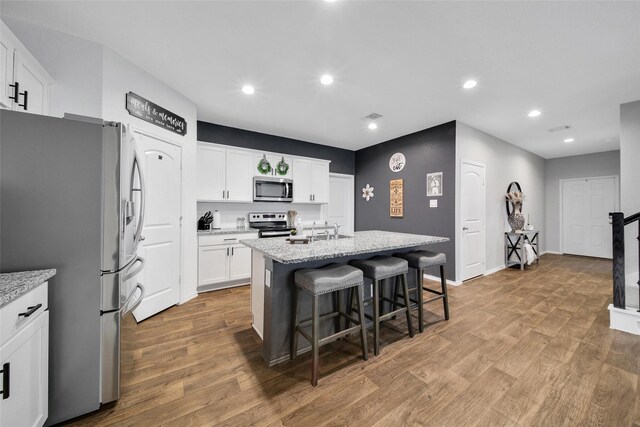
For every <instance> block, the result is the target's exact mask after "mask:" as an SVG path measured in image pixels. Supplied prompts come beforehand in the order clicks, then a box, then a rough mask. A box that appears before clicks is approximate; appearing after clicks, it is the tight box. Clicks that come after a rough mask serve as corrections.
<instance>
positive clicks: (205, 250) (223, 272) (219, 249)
mask: <svg viewBox="0 0 640 427" xmlns="http://www.w3.org/2000/svg"><path fill="white" fill-rule="evenodd" d="M230 255H231V249H230V248H229V246H228V245H219V246H201V247H199V248H198V286H202V285H210V284H213V283H220V282H226V281H227V280H229V256H230Z"/></svg>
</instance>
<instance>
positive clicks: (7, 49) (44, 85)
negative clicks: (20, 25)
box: [0, 23, 53, 115]
mask: <svg viewBox="0 0 640 427" xmlns="http://www.w3.org/2000/svg"><path fill="white" fill-rule="evenodd" d="M1 27H2V28H1V34H0V68H1V70H0V84H2V88H1V89H0V106H1V107H3V108H7V109H10V110H16V111H26V112H28V113H35V114H44V115H47V114H49V91H50V87H51V85H52V84H53V79H52V78H51V76H49V74H48V73H47V72H46V71H45V69H44V68H42V66H41V65H40V63H39V62H38V61H37V60H36V59H35V58H34V57H33V55H31V54H30V53H29V51H28V50H27V49H26V48H25V47H24V45H22V43H20V41H19V40H18V39H17V38H16V36H15V35H14V34H13V33H12V32H11V30H9V28H8V27H7V26H6V25H5V24H4V23H1Z"/></svg>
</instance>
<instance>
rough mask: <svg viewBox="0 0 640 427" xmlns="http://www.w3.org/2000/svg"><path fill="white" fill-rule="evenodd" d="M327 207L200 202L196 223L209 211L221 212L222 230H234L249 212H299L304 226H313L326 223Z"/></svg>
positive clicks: (266, 203)
mask: <svg viewBox="0 0 640 427" xmlns="http://www.w3.org/2000/svg"><path fill="white" fill-rule="evenodd" d="M325 206H326V205H305V204H296V203H268V202H254V203H206V202H198V207H197V211H198V217H197V218H194V221H196V222H197V221H198V218H200V217H201V216H202V215H204V214H205V213H206V212H207V211H211V212H213V211H215V210H216V209H217V210H218V212H220V226H221V227H222V228H233V227H235V226H236V219H237V218H238V217H244V218H247V223H248V220H249V219H248V215H249V212H285V213H286V212H287V211H291V210H293V211H297V212H298V218H302V222H303V223H304V224H308V225H311V224H312V223H313V221H324V220H325V219H326V218H327V215H326V207H325Z"/></svg>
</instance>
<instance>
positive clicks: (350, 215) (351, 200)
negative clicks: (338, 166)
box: [322, 172, 356, 232]
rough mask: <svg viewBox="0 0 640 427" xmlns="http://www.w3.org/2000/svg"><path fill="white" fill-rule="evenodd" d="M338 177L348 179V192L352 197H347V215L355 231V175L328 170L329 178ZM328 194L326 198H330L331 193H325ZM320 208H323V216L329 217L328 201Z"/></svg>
mask: <svg viewBox="0 0 640 427" xmlns="http://www.w3.org/2000/svg"><path fill="white" fill-rule="evenodd" d="M332 177H333V178H339V179H346V180H348V181H349V188H350V192H351V194H352V195H353V197H348V198H347V199H348V201H349V202H348V203H349V204H348V205H347V216H348V218H349V221H350V222H351V230H353V231H354V232H355V231H356V219H355V218H356V216H355V214H356V212H355V176H353V175H348V174H345V173H336V172H330V173H329V179H331V178H332ZM327 196H328V200H331V195H327ZM322 206H323V207H322V209H323V211H324V212H323V217H324V218H328V217H329V206H328V203H327V204H325V205H322Z"/></svg>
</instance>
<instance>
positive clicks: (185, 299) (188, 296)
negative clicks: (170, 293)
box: [179, 292, 198, 305]
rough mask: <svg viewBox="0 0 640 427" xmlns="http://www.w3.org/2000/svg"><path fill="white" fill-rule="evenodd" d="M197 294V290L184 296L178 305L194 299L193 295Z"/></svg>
mask: <svg viewBox="0 0 640 427" xmlns="http://www.w3.org/2000/svg"><path fill="white" fill-rule="evenodd" d="M197 296H198V293H197V292H194V293H192V294H191V295H187V296H186V297H184V298H183V299H182V300H181V301H180V304H179V305H182V304H184V303H185V302H188V301H191V300H192V299H194V298H195V297H197Z"/></svg>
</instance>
